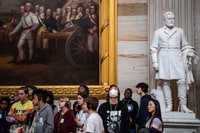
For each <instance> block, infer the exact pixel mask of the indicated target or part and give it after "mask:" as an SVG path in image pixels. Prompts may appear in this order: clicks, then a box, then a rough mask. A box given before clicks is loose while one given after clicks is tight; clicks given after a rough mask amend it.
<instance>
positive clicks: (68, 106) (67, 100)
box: [61, 97, 71, 109]
mask: <svg viewBox="0 0 200 133" xmlns="http://www.w3.org/2000/svg"><path fill="white" fill-rule="evenodd" d="M61 99H62V100H63V101H64V102H65V106H66V107H67V108H68V109H70V108H71V101H70V99H69V98H68V97H62V98H61Z"/></svg>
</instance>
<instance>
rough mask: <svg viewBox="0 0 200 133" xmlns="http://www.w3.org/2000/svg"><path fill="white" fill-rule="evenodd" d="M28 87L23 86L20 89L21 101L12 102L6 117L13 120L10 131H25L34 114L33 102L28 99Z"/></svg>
mask: <svg viewBox="0 0 200 133" xmlns="http://www.w3.org/2000/svg"><path fill="white" fill-rule="evenodd" d="M28 93H29V92H28V88H27V87H21V88H19V90H18V94H19V101H18V102H15V103H14V104H12V106H11V108H10V111H9V113H8V115H7V117H6V120H7V121H8V122H12V124H11V127H10V133H23V132H25V131H26V130H27V129H28V125H29V122H30V117H31V115H32V114H33V110H34V109H33V103H32V101H30V100H29V99H28Z"/></svg>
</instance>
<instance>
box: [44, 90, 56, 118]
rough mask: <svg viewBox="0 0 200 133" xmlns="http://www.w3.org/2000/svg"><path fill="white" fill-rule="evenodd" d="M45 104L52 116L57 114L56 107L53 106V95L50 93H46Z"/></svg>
mask: <svg viewBox="0 0 200 133" xmlns="http://www.w3.org/2000/svg"><path fill="white" fill-rule="evenodd" d="M46 102H47V103H48V104H49V105H50V106H51V108H52V110H53V114H54V115H55V114H56V113H57V112H58V107H57V106H56V105H55V104H54V95H53V92H52V91H47V99H46Z"/></svg>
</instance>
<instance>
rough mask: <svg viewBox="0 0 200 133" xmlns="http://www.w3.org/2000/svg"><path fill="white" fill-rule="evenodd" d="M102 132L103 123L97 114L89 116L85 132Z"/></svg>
mask: <svg viewBox="0 0 200 133" xmlns="http://www.w3.org/2000/svg"><path fill="white" fill-rule="evenodd" d="M102 131H104V127H103V121H102V119H101V117H100V116H99V114H98V113H92V114H90V115H89V117H88V119H87V122H86V129H85V132H89V133H102Z"/></svg>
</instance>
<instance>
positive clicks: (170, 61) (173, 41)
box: [150, 11, 194, 113]
mask: <svg viewBox="0 0 200 133" xmlns="http://www.w3.org/2000/svg"><path fill="white" fill-rule="evenodd" d="M174 17H175V15H174V13H173V12H170V11H168V12H165V13H164V26H163V27H162V28H159V29H157V30H156V31H155V33H154V37H153V41H152V45H151V47H150V54H151V59H152V63H153V68H154V69H155V71H156V77H155V78H156V80H158V83H159V86H161V88H162V89H163V92H164V98H165V103H166V108H165V111H166V112H170V111H172V95H171V88H170V81H172V80H176V83H177V86H178V98H179V101H180V109H181V111H182V112H186V113H192V111H191V110H190V109H188V107H187V106H186V104H187V98H186V91H187V89H186V88H187V86H188V84H187V82H186V73H185V71H186V66H184V58H183V55H182V54H183V52H184V51H185V50H187V49H193V47H192V46H190V45H189V43H188V42H187V40H186V37H185V34H184V31H183V29H181V28H178V27H175V26H174ZM187 56H188V57H192V56H194V54H188V55H187Z"/></svg>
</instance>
